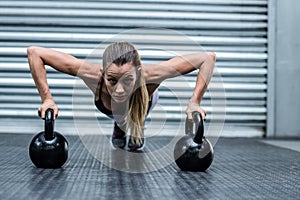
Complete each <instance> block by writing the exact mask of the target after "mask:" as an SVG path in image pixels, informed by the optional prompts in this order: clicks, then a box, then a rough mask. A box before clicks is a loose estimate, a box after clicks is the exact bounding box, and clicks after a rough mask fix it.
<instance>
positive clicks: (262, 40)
mask: <svg viewBox="0 0 300 200" xmlns="http://www.w3.org/2000/svg"><path fill="white" fill-rule="evenodd" d="M267 5H268V1H267V0H187V1H181V0H180V1H179V0H145V1H139V0H130V1H128V0H127V1H122V0H115V1H79V0H78V1H77V0H72V1H68V0H61V1H55V0H54V1H50V0H49V1H0V95H1V96H0V115H1V118H12V119H16V118H35V117H36V110H37V108H38V106H39V105H40V103H41V102H40V98H39V96H38V94H37V90H36V89H35V86H34V83H33V81H32V79H31V75H30V72H29V68H28V64H27V56H26V48H27V47H28V46H31V45H38V46H44V47H49V48H55V49H58V50H60V51H64V52H67V53H70V54H72V55H74V56H76V57H78V58H82V59H85V58H86V57H87V56H88V55H89V54H90V53H91V52H92V51H93V50H94V48H96V47H97V48H99V49H103V48H105V46H106V45H107V44H108V42H107V40H108V39H109V38H112V37H114V36H115V35H116V34H119V33H120V32H123V31H128V30H133V29H135V28H141V27H145V28H149V27H151V28H165V29H170V30H172V31H178V33H180V34H182V35H185V36H187V37H188V38H189V40H192V41H193V42H194V43H193V44H192V43H186V40H185V39H183V40H181V38H180V37H177V36H176V35H172V34H167V35H166V34H163V32H160V31H157V32H156V31H155V30H152V29H151V30H149V31H148V32H147V33H145V34H144V35H138V34H134V32H129V34H128V36H127V38H128V39H129V40H130V41H131V42H134V44H136V46H137V47H138V48H140V54H141V57H142V59H143V61H144V63H153V62H158V61H163V60H166V59H169V58H171V57H173V56H174V54H171V53H169V52H167V51H166V50H168V51H174V52H178V53H188V52H192V51H197V50H199V48H198V47H199V45H201V46H202V48H203V49H205V50H206V51H214V52H216V53H217V64H216V69H217V71H218V72H219V73H220V74H221V76H222V81H223V82H222V83H223V87H224V89H225V95H226V108H225V111H226V121H225V125H226V126H228V127H233V128H234V129H235V132H239V130H242V129H243V130H249V131H248V132H247V136H249V135H251V132H253V130H255V131H256V132H255V134H259V135H262V134H263V133H264V128H265V126H266V113H267V111H266V91H267V60H268V52H267V41H268V38H267V25H268V22H267V19H268V6H267ZM167 33H170V32H167ZM123 35H126V34H124V33H123ZM145 38H146V39H145ZM195 44H197V45H195ZM98 61H99V60H96V59H95V62H98ZM47 73H48V78H49V84H50V87H51V91H52V93H53V96H54V98H55V100H56V102H57V104H58V106H59V108H60V117H61V118H65V119H72V118H73V115H74V113H73V112H72V111H73V107H72V97H73V96H74V93H73V88H74V83H75V82H76V80H77V79H74V78H73V77H70V76H67V75H64V74H61V73H58V72H56V71H54V70H53V69H51V68H50V67H48V66H47ZM196 75H197V73H196V72H194V73H191V74H189V75H187V76H185V79H184V81H183V80H182V79H177V78H174V79H171V80H168V81H167V83H168V86H170V85H171V86H170V88H166V87H161V88H160V104H161V105H162V106H163V108H164V109H163V112H164V114H166V116H164V115H162V113H161V112H162V109H157V110H154V112H153V113H152V115H151V118H152V120H161V117H162V116H164V117H167V118H169V119H172V120H173V121H176V120H177V121H178V120H180V119H182V118H183V117H184V115H182V112H184V109H185V106H182V107H178V104H177V103H176V99H175V100H174V98H172V95H173V96H174V94H172V91H171V90H174V91H175V92H176V94H177V96H179V97H180V98H181V99H183V101H185V102H187V101H188V98H189V97H190V96H191V94H192V86H193V84H194V82H195V78H196ZM217 75H218V74H217V73H215V74H214V76H215V77H216V76H217ZM219 81H220V79H215V78H213V79H212V84H211V86H210V88H209V91H208V94H206V95H205V96H204V99H203V102H202V106H203V107H204V108H205V109H206V110H207V111H208V121H209V120H210V119H211V118H210V116H212V114H215V115H214V116H216V118H214V119H216V120H218V113H221V114H222V108H223V107H224V105H222V103H220V104H218V100H220V102H221V100H222V98H223V95H224V91H222V88H221V89H220V88H218V87H219V86H218V84H216V83H218V82H219ZM186 83H188V84H189V87H187V86H186ZM82 90H85V89H84V88H82ZM80 91H81V90H80V89H78V90H77V92H78V93H80ZM210 91H212V92H210ZM210 93H213V97H211V96H210V95H209V94H210ZM84 95H85V94H84V91H82V96H84ZM170 97H171V98H170ZM212 98H213V99H214V102H216V103H214V105H212V103H211V101H212ZM85 103H86V104H88V103H89V101H86V102H84V101H83V103H82V105H81V108H80V109H82V110H83V111H84V110H85V111H86V112H82V113H84V114H82V117H86V118H88V116H89V111H88V106H85ZM218 107H220V108H219V109H218ZM180 113H181V114H180ZM98 117H100V118H103V119H106V118H105V116H104V115H102V114H100V113H99V115H98ZM220 120H222V116H221V115H220ZM229 134H230V133H229Z"/></svg>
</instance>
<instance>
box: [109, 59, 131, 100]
mask: <svg viewBox="0 0 300 200" xmlns="http://www.w3.org/2000/svg"><path fill="white" fill-rule="evenodd" d="M136 79H137V76H136V71H135V67H134V66H132V64H131V63H126V64H124V65H122V66H117V65H115V64H112V65H110V66H109V67H108V68H107V70H106V73H105V75H104V81H105V85H106V87H107V90H108V93H109V94H110V96H111V98H112V100H113V101H114V102H116V103H122V102H125V101H126V100H129V97H130V96H131V94H132V92H133V90H134V85H135V82H136Z"/></svg>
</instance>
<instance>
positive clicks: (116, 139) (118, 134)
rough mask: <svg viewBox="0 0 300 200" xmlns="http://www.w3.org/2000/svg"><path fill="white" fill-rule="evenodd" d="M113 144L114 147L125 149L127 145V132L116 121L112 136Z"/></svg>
mask: <svg viewBox="0 0 300 200" xmlns="http://www.w3.org/2000/svg"><path fill="white" fill-rule="evenodd" d="M111 145H112V147H113V148H114V149H116V148H120V149H123V148H124V147H125V145H126V133H125V132H124V131H123V130H122V129H120V128H119V127H118V125H117V123H116V122H115V125H114V131H113V134H112V137H111Z"/></svg>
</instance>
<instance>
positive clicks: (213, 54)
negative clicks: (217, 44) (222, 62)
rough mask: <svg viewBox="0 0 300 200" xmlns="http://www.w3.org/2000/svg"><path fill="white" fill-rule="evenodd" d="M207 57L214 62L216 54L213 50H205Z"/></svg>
mask: <svg viewBox="0 0 300 200" xmlns="http://www.w3.org/2000/svg"><path fill="white" fill-rule="evenodd" d="M207 54H208V56H209V59H210V60H212V61H213V62H216V59H217V55H216V53H215V52H207Z"/></svg>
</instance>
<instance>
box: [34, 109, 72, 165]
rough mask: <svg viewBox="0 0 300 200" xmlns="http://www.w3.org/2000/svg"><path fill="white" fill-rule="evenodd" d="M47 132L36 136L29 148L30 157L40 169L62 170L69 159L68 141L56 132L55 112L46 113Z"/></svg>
mask: <svg viewBox="0 0 300 200" xmlns="http://www.w3.org/2000/svg"><path fill="white" fill-rule="evenodd" d="M44 129H45V130H44V131H42V132H40V133H38V134H37V135H35V136H34V137H33V139H32V141H31V143H30V146H29V156H30V159H31V161H32V163H33V164H34V165H35V166H36V167H38V168H60V167H61V166H63V164H64V163H65V162H66V161H67V159H68V141H67V139H66V138H65V137H64V136H63V135H62V134H60V133H58V132H55V131H54V112H53V110H52V109H48V110H47V111H46V116H45V128H44Z"/></svg>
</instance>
